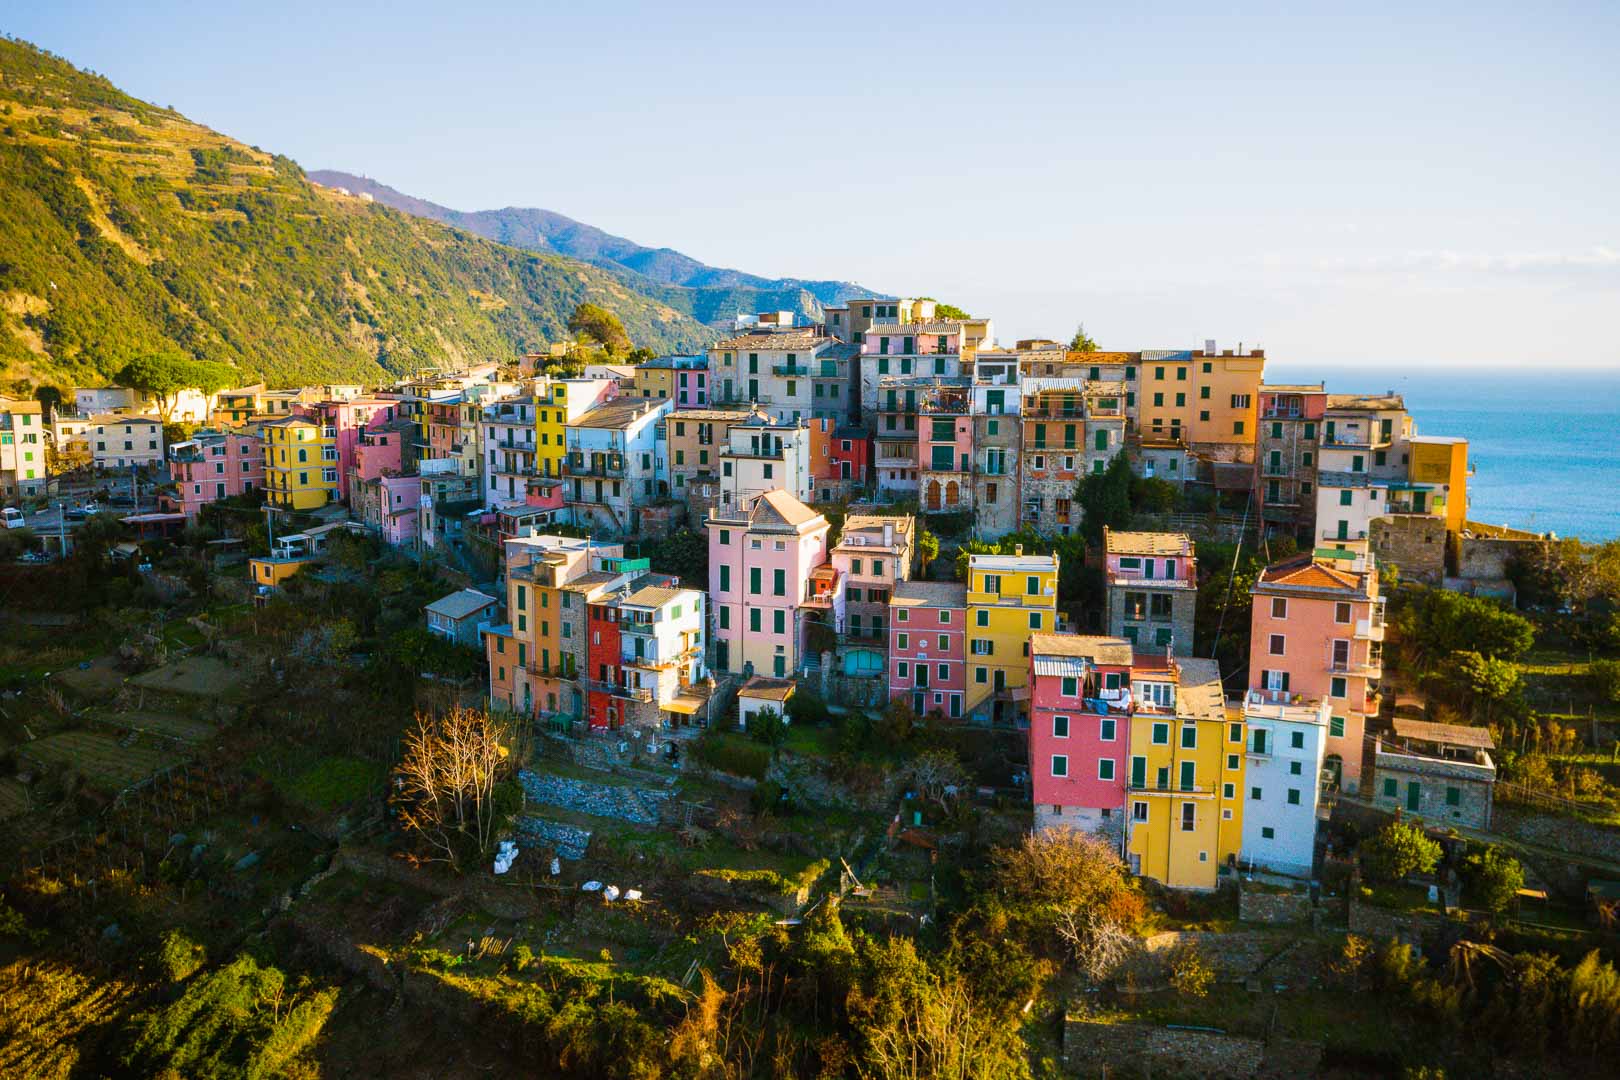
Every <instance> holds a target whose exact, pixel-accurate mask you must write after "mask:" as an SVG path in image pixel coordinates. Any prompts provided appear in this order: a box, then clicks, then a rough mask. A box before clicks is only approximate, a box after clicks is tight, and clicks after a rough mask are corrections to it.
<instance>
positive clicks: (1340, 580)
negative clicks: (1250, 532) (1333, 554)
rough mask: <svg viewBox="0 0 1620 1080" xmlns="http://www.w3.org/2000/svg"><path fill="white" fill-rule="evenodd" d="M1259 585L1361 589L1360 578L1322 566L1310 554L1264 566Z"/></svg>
mask: <svg viewBox="0 0 1620 1080" xmlns="http://www.w3.org/2000/svg"><path fill="white" fill-rule="evenodd" d="M1260 584H1261V585H1295V586H1303V587H1305V588H1310V589H1349V590H1352V591H1354V592H1358V593H1359V592H1360V591H1361V579H1360V577H1359V576H1358V575H1356V574H1351V573H1347V572H1346V571H1343V570H1338V569H1335V568H1333V567H1331V566H1324V565H1322V564H1321V563H1319V562H1317V561H1316V560H1315V559H1313V558H1312V557H1311V556H1310V555H1308V554H1307V555H1296V556H1294V557H1293V558H1291V559H1284V560H1283V561H1282V562H1280V563H1274V564H1273V565H1271V566H1268V567H1266V569H1265V572H1264V573H1262V574H1261V575H1260Z"/></svg>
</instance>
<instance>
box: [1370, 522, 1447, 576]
mask: <svg viewBox="0 0 1620 1080" xmlns="http://www.w3.org/2000/svg"><path fill="white" fill-rule="evenodd" d="M1371 547H1372V551H1373V554H1375V555H1377V556H1378V559H1379V561H1380V562H1385V563H1393V564H1394V565H1396V566H1398V567H1400V575H1401V580H1402V581H1416V582H1419V583H1421V584H1424V585H1431V586H1436V587H1438V586H1439V585H1441V584H1442V583H1443V582H1444V581H1445V577H1446V521H1445V518H1440V517H1433V516H1431V515H1428V514H1396V515H1394V516H1392V517H1380V518H1374V519H1373V520H1372V530H1371Z"/></svg>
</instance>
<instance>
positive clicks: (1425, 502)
mask: <svg viewBox="0 0 1620 1080" xmlns="http://www.w3.org/2000/svg"><path fill="white" fill-rule="evenodd" d="M1428 507H1429V493H1428V492H1427V491H1414V492H1412V512H1413V513H1414V514H1426V513H1428V512H1429V509H1428Z"/></svg>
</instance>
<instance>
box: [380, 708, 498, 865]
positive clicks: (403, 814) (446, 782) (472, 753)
mask: <svg viewBox="0 0 1620 1080" xmlns="http://www.w3.org/2000/svg"><path fill="white" fill-rule="evenodd" d="M508 736H509V731H508V727H507V725H506V724H505V723H504V722H502V721H501V720H500V719H498V718H497V717H495V716H494V715H492V714H491V713H489V712H487V711H485V710H483V709H469V708H464V707H462V706H455V707H453V708H451V709H449V710H448V711H446V712H444V713H441V714H437V715H425V714H422V713H418V714H417V716H416V727H415V729H414V730H412V731H411V732H409V733H408V734H407V735H406V736H405V752H404V754H403V756H402V757H401V760H400V763H399V765H398V767H396V768H395V770H394V792H393V795H392V798H391V800H390V801H391V802H392V803H393V805H394V807H395V808H396V809H397V811H398V813H399V820H400V824H401V825H403V826H404V827H405V831H406V832H408V833H412V834H414V835H415V836H417V837H418V838H419V839H420V840H421V841H422V843H423V844H425V845H426V846H427V849H428V850H429V851H430V852H432V854H431V855H430V856H429V858H430V859H431V860H432V861H436V862H448V863H449V864H450V865H451V866H455V867H458V868H459V866H460V862H459V858H460V856H461V855H462V854H464V853H465V852H466V851H467V850H468V848H469V847H470V848H472V849H474V850H475V851H476V853H477V854H478V855H480V856H482V855H485V854H487V853H488V852H489V851H490V849H491V847H492V845H493V834H494V830H495V825H496V820H495V817H496V815H495V785H496V783H497V782H498V781H499V780H500V779H501V778H502V777H504V776H505V775H506V773H507V771H508V770H509V769H510V767H511V764H512V762H513V760H514V757H515V755H513V754H512V753H511V746H510V740H509V738H508Z"/></svg>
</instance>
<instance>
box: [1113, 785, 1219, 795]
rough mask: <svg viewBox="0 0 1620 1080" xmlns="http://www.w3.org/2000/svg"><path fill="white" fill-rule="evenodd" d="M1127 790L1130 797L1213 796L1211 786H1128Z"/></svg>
mask: <svg viewBox="0 0 1620 1080" xmlns="http://www.w3.org/2000/svg"><path fill="white" fill-rule="evenodd" d="M1128 790H1129V791H1130V793H1131V794H1132V795H1201V796H1204V797H1205V798H1209V797H1211V796H1213V795H1214V794H1215V787H1214V785H1212V784H1149V783H1145V782H1144V783H1140V784H1136V783H1133V784H1130V785H1129V787H1128Z"/></svg>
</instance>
